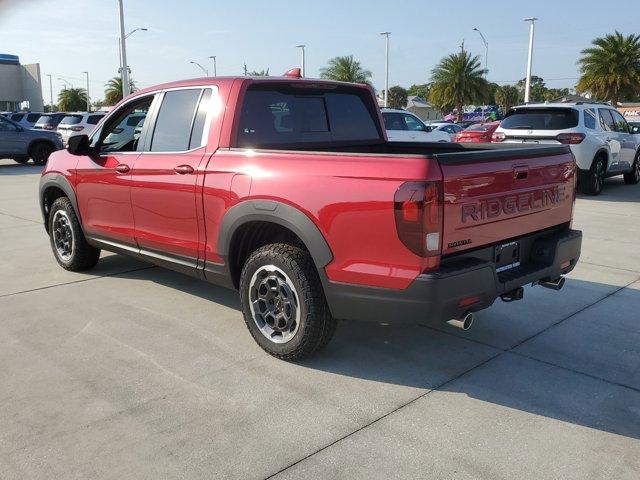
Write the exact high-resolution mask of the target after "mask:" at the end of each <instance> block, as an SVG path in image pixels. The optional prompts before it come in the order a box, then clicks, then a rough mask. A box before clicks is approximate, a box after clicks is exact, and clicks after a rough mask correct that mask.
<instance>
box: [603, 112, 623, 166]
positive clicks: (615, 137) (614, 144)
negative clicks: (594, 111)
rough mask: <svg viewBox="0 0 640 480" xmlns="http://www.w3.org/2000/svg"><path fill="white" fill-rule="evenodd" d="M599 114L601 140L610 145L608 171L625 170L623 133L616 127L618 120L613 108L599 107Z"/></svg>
mask: <svg viewBox="0 0 640 480" xmlns="http://www.w3.org/2000/svg"><path fill="white" fill-rule="evenodd" d="M598 115H599V119H600V127H601V128H602V131H601V132H600V133H599V135H600V137H601V140H602V141H603V142H604V143H606V144H607V145H608V146H609V151H610V152H611V157H610V160H609V165H608V166H607V171H609V172H619V171H621V170H624V169H625V168H624V164H623V163H622V141H623V137H622V135H621V134H620V133H619V132H618V131H617V129H616V121H615V120H614V118H613V115H611V110H610V109H608V108H599V109H598Z"/></svg>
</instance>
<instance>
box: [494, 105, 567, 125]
mask: <svg viewBox="0 0 640 480" xmlns="http://www.w3.org/2000/svg"><path fill="white" fill-rule="evenodd" d="M578 120H579V113H578V111H577V110H576V109H574V108H563V107H556V108H554V107H541V108H516V109H514V110H510V111H509V112H508V113H507V115H506V116H505V118H504V120H503V121H502V123H501V124H500V127H501V128H503V129H506V130H566V129H569V128H574V127H577V126H578Z"/></svg>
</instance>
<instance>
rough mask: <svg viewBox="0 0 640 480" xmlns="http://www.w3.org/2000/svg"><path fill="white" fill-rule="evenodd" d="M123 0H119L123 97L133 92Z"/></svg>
mask: <svg viewBox="0 0 640 480" xmlns="http://www.w3.org/2000/svg"><path fill="white" fill-rule="evenodd" d="M122 2H123V0H118V7H119V13H120V76H121V78H122V98H125V97H127V96H129V94H130V93H131V89H130V81H129V67H128V65H127V45H126V43H125V42H126V41H125V39H126V38H127V37H126V35H125V34H124V5H123V3H122Z"/></svg>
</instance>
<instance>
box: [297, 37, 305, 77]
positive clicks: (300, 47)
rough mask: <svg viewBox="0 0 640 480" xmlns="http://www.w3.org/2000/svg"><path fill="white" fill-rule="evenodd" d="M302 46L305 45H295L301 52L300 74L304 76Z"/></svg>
mask: <svg viewBox="0 0 640 480" xmlns="http://www.w3.org/2000/svg"><path fill="white" fill-rule="evenodd" d="M304 47H306V45H296V48H299V49H300V51H301V52H302V59H301V63H300V67H301V68H300V75H301V76H302V77H303V78H304V71H305V66H304Z"/></svg>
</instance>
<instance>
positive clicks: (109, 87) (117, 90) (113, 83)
mask: <svg viewBox="0 0 640 480" xmlns="http://www.w3.org/2000/svg"><path fill="white" fill-rule="evenodd" d="M129 85H130V90H131V91H132V92H135V91H136V84H135V83H134V81H133V80H131V79H129ZM120 100H122V77H121V76H119V75H118V76H117V77H113V78H112V79H111V80H109V81H108V82H107V84H106V85H105V90H104V105H109V106H110V105H115V104H116V103H118V102H119V101H120Z"/></svg>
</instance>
